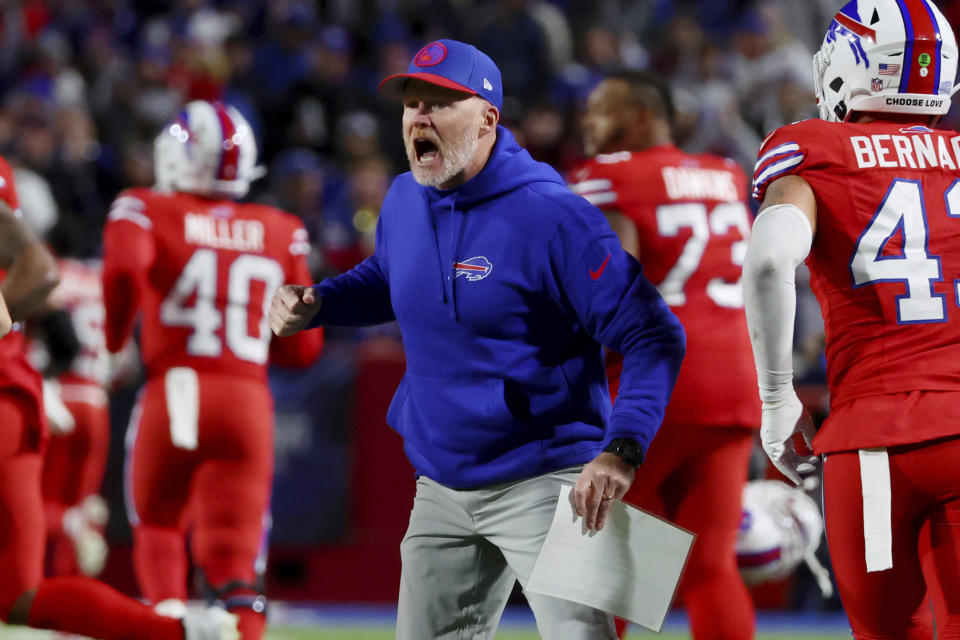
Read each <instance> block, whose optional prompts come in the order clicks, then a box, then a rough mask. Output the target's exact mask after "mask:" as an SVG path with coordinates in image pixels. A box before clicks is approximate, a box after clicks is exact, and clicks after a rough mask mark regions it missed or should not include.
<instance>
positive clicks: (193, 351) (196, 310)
mask: <svg viewBox="0 0 960 640" xmlns="http://www.w3.org/2000/svg"><path fill="white" fill-rule="evenodd" d="M228 269H229V270H228V276H227V307H226V311H225V313H223V314H221V313H220V311H219V310H218V309H217V306H216V300H217V252H216V251H214V250H213V249H197V250H196V251H194V252H193V255H191V256H190V260H188V261H187V264H186V265H184V267H183V271H181V272H180V277H179V278H177V281H176V282H175V283H174V285H173V288H172V289H170V293H168V294H167V297H166V298H164V300H163V304H161V306H160V320H161V322H163V323H164V324H165V325H167V326H172V327H191V328H192V329H193V333H191V334H190V337H189V338H188V339H187V353H189V354H190V355H192V356H206V357H217V356H219V355H220V354H221V353H223V343H222V341H221V340H220V337H219V336H218V335H217V330H218V329H220V327H221V326H222V325H223V324H224V321H225V322H226V327H225V330H224V338H225V340H226V343H227V348H228V349H230V351H231V352H232V353H233V354H234V355H235V356H236V357H237V358H240V359H241V360H247V361H249V362H253V363H256V364H263V363H265V362H266V361H267V354H268V350H269V347H270V328H269V326H268V322H269V319H268V317H267V313H268V310H269V307H270V300H271V298H272V297H273V294H274V292H275V291H276V290H277V289H278V288H279V287H280V285H281V284H283V267H281V266H280V264H279V263H278V262H277V261H276V260H271V259H270V258H266V257H263V256H256V255H249V254H242V255H240V256H238V257H237V258H236V259H234V260H233V262H231V263H230V266H229V267H228ZM254 281H258V282H262V283H263V284H264V294H263V305H262V309H261V310H260V311H261V315H260V322H259V325H258V327H257V328H258V335H257V336H252V335H250V327H249V326H248V320H247V318H248V316H249V311H248V307H249V305H250V289H251V285H252V283H253V282H254ZM194 294H195V299H194V303H193V306H187V305H186V303H187V301H188V300H189V299H190V298H191V297H193V296H194Z"/></svg>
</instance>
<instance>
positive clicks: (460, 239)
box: [450, 201, 467, 322]
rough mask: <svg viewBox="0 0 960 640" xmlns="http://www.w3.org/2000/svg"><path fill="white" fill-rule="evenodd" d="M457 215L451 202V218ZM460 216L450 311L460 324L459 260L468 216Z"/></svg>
mask: <svg viewBox="0 0 960 640" xmlns="http://www.w3.org/2000/svg"><path fill="white" fill-rule="evenodd" d="M456 213H458V212H457V211H456V210H455V209H454V208H453V202H452V201H451V202H450V215H451V217H452V216H453V215H455V214H456ZM459 214H460V231H459V233H458V234H457V243H456V245H454V248H453V260H452V263H451V264H450V273H451V280H452V281H453V282H451V284H450V296H451V298H452V302H453V305H452V309H451V310H450V317H451V318H452V319H453V320H454V322H459V321H460V312H459V310H458V309H457V259H458V258H459V256H460V249H461V248H462V247H463V235H464V231H465V230H466V228H467V214H466V212H464V211H460V212H459ZM450 231H451V234H452V232H453V225H452V224H451V225H450Z"/></svg>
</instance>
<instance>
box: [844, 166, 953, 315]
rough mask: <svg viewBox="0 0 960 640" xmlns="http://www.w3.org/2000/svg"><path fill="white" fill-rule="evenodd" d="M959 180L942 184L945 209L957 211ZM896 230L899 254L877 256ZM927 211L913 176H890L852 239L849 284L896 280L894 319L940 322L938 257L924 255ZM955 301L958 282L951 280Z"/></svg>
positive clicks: (941, 299) (942, 307)
mask: <svg viewBox="0 0 960 640" xmlns="http://www.w3.org/2000/svg"><path fill="white" fill-rule="evenodd" d="M958 186H960V182H954V183H953V184H952V185H950V188H949V189H947V192H946V194H945V195H944V199H945V201H946V204H947V214H948V215H950V216H951V217H957V216H960V189H958V188H957V187H958ZM897 235H900V236H901V239H902V249H901V251H900V253H899V254H893V255H890V254H888V255H883V252H884V249H885V248H886V246H887V244H888V243H889V242H891V241H892V240H894V238H895V237H896V236H897ZM928 242H929V233H928V226H927V214H926V209H925V207H924V204H923V192H922V191H921V188H920V182H919V181H917V180H905V179H901V178H896V179H894V181H893V183H892V184H891V185H890V188H889V189H888V190H887V194H886V196H885V197H884V199H883V202H882V203H881V204H880V207H879V209H877V212H876V213H875V214H874V216H873V219H872V220H871V221H870V224H869V225H867V228H866V229H864V231H863V233H862V234H861V235H860V239H859V240H858V241H857V245H856V248H855V249H854V252H853V258H852V259H851V261H850V273H851V274H852V276H853V284H854V287H862V286H866V285H871V284H876V283H880V282H902V283H904V284H905V285H906V294H904V295H901V296H897V321H898V322H899V323H900V324H916V323H934V322H946V319H947V305H946V300H945V298H946V296H945V295H943V294H936V293H934V292H933V283H934V282H937V281H940V280H942V279H943V270H942V268H941V265H940V257H939V256H935V255H930V252H929V244H928ZM955 289H956V292H957V299H958V300H960V282H958V283H957V284H956V287H955Z"/></svg>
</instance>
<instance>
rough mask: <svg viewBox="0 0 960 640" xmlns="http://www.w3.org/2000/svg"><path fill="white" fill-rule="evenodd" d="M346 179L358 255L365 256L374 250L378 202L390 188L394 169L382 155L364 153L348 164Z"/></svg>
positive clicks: (379, 203)
mask: <svg viewBox="0 0 960 640" xmlns="http://www.w3.org/2000/svg"><path fill="white" fill-rule="evenodd" d="M347 180H348V181H349V184H350V187H349V188H350V198H351V200H352V202H353V219H352V222H353V229H354V232H355V233H356V234H357V235H358V244H359V249H360V254H361V255H360V257H361V258H366V257H367V256H369V255H371V254H372V253H373V246H374V238H375V234H376V230H377V220H378V219H379V218H380V205H381V204H383V199H384V198H385V197H386V195H387V189H389V188H390V183H391V182H392V180H393V172H392V171H391V169H390V163H389V162H387V160H386V158H384V157H383V156H380V155H367V156H364V157H362V158H360V159H359V160H358V161H357V162H356V163H354V164H353V166H351V167H350V170H349V172H348V175H347Z"/></svg>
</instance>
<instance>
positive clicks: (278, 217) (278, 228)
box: [239, 203, 310, 256]
mask: <svg viewBox="0 0 960 640" xmlns="http://www.w3.org/2000/svg"><path fill="white" fill-rule="evenodd" d="M239 206H241V207H243V208H244V209H246V211H248V212H250V213H252V214H253V215H254V216H255V217H256V218H257V219H258V220H260V221H261V222H262V223H263V224H264V226H265V227H266V228H267V230H268V231H267V233H269V234H270V235H274V234H277V235H278V236H279V237H281V238H289V239H290V245H289V251H290V254H291V255H295V256H298V255H307V254H309V253H310V236H309V234H308V233H307V229H306V227H304V226H303V220H301V219H300V217H299V216H297V215H295V214H293V213H290V212H289V211H284V210H283V209H280V208H278V207H274V206H272V205H268V204H259V203H244V204H241V205H239Z"/></svg>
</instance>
